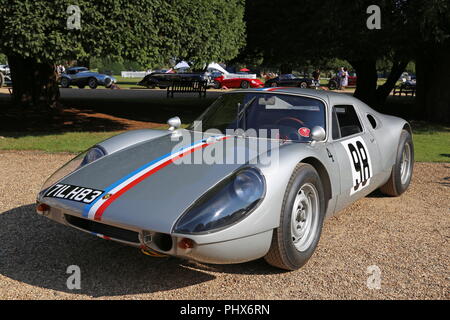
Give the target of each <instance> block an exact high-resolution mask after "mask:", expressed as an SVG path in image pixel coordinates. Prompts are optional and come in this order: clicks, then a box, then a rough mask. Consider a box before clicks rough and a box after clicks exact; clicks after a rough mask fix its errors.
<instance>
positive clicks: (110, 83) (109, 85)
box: [105, 78, 113, 88]
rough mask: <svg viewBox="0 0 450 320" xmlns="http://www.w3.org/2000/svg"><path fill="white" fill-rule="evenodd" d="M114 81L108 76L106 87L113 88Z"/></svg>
mask: <svg viewBox="0 0 450 320" xmlns="http://www.w3.org/2000/svg"><path fill="white" fill-rule="evenodd" d="M112 84H113V82H112V80H111V78H106V79H105V88H111V86H112Z"/></svg>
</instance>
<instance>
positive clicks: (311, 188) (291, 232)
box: [264, 163, 325, 270]
mask: <svg viewBox="0 0 450 320" xmlns="http://www.w3.org/2000/svg"><path fill="white" fill-rule="evenodd" d="M324 215H325V200H324V191H323V186H322V182H321V180H320V177H319V175H318V173H317V171H316V170H315V169H314V167H312V166H311V165H309V164H305V163H300V164H298V165H297V167H296V168H295V170H294V172H293V174H292V176H291V179H290V180H289V184H288V186H287V189H286V192H285V195H284V199H283V206H282V209H281V216H280V226H279V227H278V228H276V229H275V230H274V232H273V236H272V244H271V247H270V249H269V252H268V253H267V255H266V256H265V257H264V258H265V260H266V261H267V262H268V263H269V264H271V265H273V266H275V267H278V268H281V269H285V270H296V269H298V268H300V267H301V266H303V265H304V264H305V263H306V262H307V261H308V260H309V258H310V257H311V255H312V254H313V253H314V251H315V249H316V247H317V244H318V242H319V239H320V234H321V232H322V224H323V218H324Z"/></svg>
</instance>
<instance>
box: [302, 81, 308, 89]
mask: <svg viewBox="0 0 450 320" xmlns="http://www.w3.org/2000/svg"><path fill="white" fill-rule="evenodd" d="M300 88H303V89H305V88H308V84H307V83H306V82H300Z"/></svg>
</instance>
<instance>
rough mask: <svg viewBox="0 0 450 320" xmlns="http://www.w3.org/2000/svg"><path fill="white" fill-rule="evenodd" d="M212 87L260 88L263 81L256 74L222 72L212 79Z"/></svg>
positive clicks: (262, 85)
mask: <svg viewBox="0 0 450 320" xmlns="http://www.w3.org/2000/svg"><path fill="white" fill-rule="evenodd" d="M213 86H214V88H216V89H220V88H222V87H226V88H230V89H231V88H242V89H247V88H262V87H264V83H262V82H261V80H259V79H258V78H256V74H248V73H229V74H223V75H221V76H220V77H217V78H215V79H214V85H213Z"/></svg>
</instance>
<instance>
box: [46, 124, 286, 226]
mask: <svg viewBox="0 0 450 320" xmlns="http://www.w3.org/2000/svg"><path fill="white" fill-rule="evenodd" d="M180 132H182V133H183V135H182V137H181V138H179V139H178V140H177V139H174V135H172V134H168V135H165V136H162V137H159V138H156V139H153V140H151V141H144V142H141V143H138V144H136V145H133V146H130V147H128V148H125V149H122V150H120V151H117V152H115V153H112V154H110V155H107V156H104V157H103V158H101V159H99V160H97V161H95V162H93V163H91V164H89V165H87V166H85V167H82V168H80V169H78V170H77V171H75V172H74V173H72V174H70V175H68V176H67V177H65V178H63V179H62V180H61V181H60V182H59V183H61V184H68V185H73V186H81V187H88V188H92V189H96V190H101V191H105V192H104V193H103V194H102V195H101V196H100V197H98V199H96V200H95V201H94V203H91V204H89V205H87V204H83V203H80V202H75V201H71V200H65V199H58V198H48V197H45V198H44V199H41V200H43V201H44V202H46V203H48V204H49V205H50V206H52V205H53V206H56V207H59V208H62V209H67V210H70V211H71V212H78V213H80V214H81V215H83V216H84V217H85V218H90V219H95V220H100V221H103V222H105V223H112V224H115V225H122V226H130V227H135V228H142V229H148V230H152V231H158V232H165V233H169V232H171V230H172V227H173V225H174V223H175V222H176V220H177V219H178V218H179V217H180V215H181V214H182V213H183V212H184V211H185V210H186V209H187V208H188V207H189V206H191V205H192V204H193V202H195V201H196V200H197V199H198V198H199V197H200V196H202V195H203V194H204V193H206V192H207V191H208V190H209V189H210V188H211V187H212V186H214V185H216V184H217V183H218V182H220V181H221V180H222V179H224V178H225V177H227V176H228V175H230V174H232V173H233V172H234V171H236V170H237V169H238V168H240V167H242V166H243V165H246V163H248V162H249V161H250V160H251V159H256V158H257V157H258V155H259V154H261V152H258V151H257V150H256V149H258V146H255V144H251V143H248V142H249V139H248V138H247V139H244V138H238V137H234V136H233V137H225V136H215V137H216V138H211V137H212V136H210V135H209V136H205V137H202V136H201V134H198V133H197V134H194V133H193V132H190V131H187V130H180ZM196 135H198V137H196ZM254 140H258V139H254ZM202 141H203V142H202ZM265 141H269V140H265ZM273 145H274V144H273V142H272V146H268V147H267V146H266V147H267V148H271V147H272V148H273ZM277 145H278V144H277ZM180 149H182V151H180ZM259 149H264V148H260V147H259ZM221 150H223V154H224V155H225V156H226V157H230V156H231V155H236V154H238V151H239V154H241V155H244V157H243V158H242V159H240V161H238V162H237V163H236V161H223V162H230V163H212V164H208V163H205V161H202V157H205V156H207V155H213V154H215V152H222V151H221ZM177 152H178V153H177ZM180 152H181V153H180ZM266 152H267V149H264V153H266ZM176 153H177V154H179V155H180V154H181V155H183V157H182V158H181V157H176V158H175V159H173V161H175V162H176V163H174V162H173V161H171V160H170V159H171V157H173V156H174V154H176ZM181 160H184V162H185V163H179V162H180V161H181ZM252 162H253V161H252ZM148 170H150V171H148ZM143 172H146V174H145V175H144V176H139V174H142V173H143ZM105 195H107V196H106V197H105ZM107 197H110V198H114V199H113V200H111V199H108V200H105V199H104V198H107ZM108 201H109V202H108ZM105 202H108V204H107V205H103V203H105ZM100 203H102V204H101V205H100ZM99 208H101V209H99ZM99 210H100V211H102V212H101V213H100V214H99Z"/></svg>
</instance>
